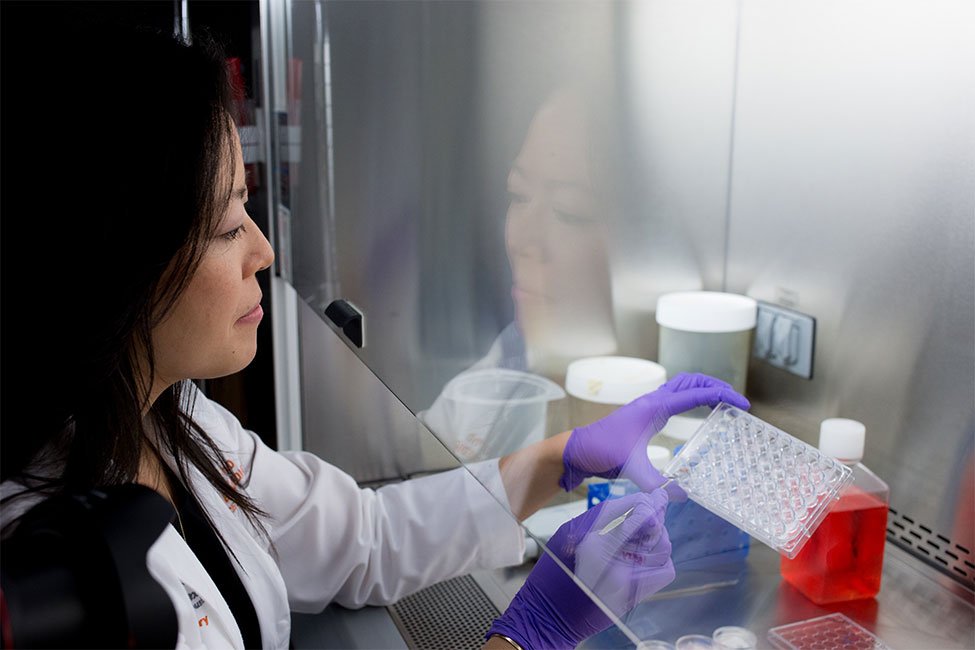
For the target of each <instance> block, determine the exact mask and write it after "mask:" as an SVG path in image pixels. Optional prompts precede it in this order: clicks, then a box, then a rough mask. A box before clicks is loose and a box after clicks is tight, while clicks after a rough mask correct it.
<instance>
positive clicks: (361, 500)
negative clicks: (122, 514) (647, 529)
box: [0, 388, 524, 648]
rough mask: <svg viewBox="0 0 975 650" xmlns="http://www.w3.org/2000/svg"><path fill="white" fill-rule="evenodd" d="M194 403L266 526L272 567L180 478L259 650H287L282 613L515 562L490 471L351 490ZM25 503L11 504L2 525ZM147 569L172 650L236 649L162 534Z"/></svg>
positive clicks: (213, 603) (228, 514)
mask: <svg viewBox="0 0 975 650" xmlns="http://www.w3.org/2000/svg"><path fill="white" fill-rule="evenodd" d="M193 392H195V393H196V394H195V397H196V399H195V405H194V411H193V417H194V418H195V420H196V421H197V422H198V423H199V424H200V425H201V426H202V427H203V429H204V430H205V431H207V433H208V434H209V435H210V436H211V437H212V439H213V440H214V442H216V444H217V447H218V448H219V449H221V450H224V451H225V457H226V460H227V461H228V463H233V469H234V471H241V472H242V477H243V485H245V486H246V487H245V489H246V491H247V493H248V494H249V495H250V496H251V497H252V498H254V499H255V500H256V502H257V504H258V505H259V506H260V507H261V508H262V509H264V510H265V511H266V512H268V513H269V514H270V516H271V519H270V521H268V522H267V527H268V530H269V532H270V537H271V540H272V542H273V544H274V547H275V551H276V555H275V556H272V554H271V553H272V551H269V549H268V548H267V546H266V544H265V543H264V542H263V541H262V538H261V537H260V535H258V533H257V532H256V531H255V530H254V529H253V528H252V527H251V526H250V525H249V523H248V522H247V519H246V517H245V516H244V515H243V513H241V512H239V511H238V510H237V509H236V507H235V506H234V505H233V504H232V503H231V504H227V503H225V502H224V500H223V497H222V496H221V495H220V494H219V493H218V492H217V491H216V490H214V489H213V488H212V487H211V486H210V485H209V484H208V483H207V482H206V481H205V479H204V478H203V477H202V475H201V474H199V473H197V472H194V473H193V474H192V475H191V480H192V481H193V483H194V485H193V489H194V490H195V491H196V493H197V494H198V495H199V496H200V499H201V502H202V505H203V507H205V508H206V509H207V511H208V513H209V514H210V516H211V517H212V519H213V522H214V524H215V525H216V526H217V528H218V529H219V530H220V532H221V533H222V534H223V536H224V538H225V539H226V541H227V543H228V544H229V545H230V546H231V547H232V548H233V549H234V552H235V553H236V555H237V558H238V559H239V560H240V563H241V565H242V566H238V565H237V563H233V564H234V568H235V569H236V570H237V573H238V575H239V576H240V579H241V581H242V582H243V584H244V587H245V588H246V590H247V592H248V594H249V595H250V598H251V600H252V601H253V603H254V609H255V610H256V612H257V617H258V619H259V621H260V625H261V637H262V642H263V645H264V647H265V648H287V647H288V643H289V639H290V634H291V616H290V612H291V611H292V610H294V611H297V612H306V613H307V612H318V611H321V610H322V609H323V608H324V607H325V606H326V605H328V604H329V603H331V602H336V603H338V604H341V605H344V606H346V607H360V606H363V605H384V604H388V603H391V602H394V601H396V600H397V599H399V598H401V597H403V596H405V595H408V594H410V593H412V592H415V591H417V590H419V589H421V588H423V587H425V586H428V585H431V584H433V583H436V582H439V581H441V580H445V579H447V578H450V577H454V576H457V575H463V574H465V573H468V572H470V571H473V570H476V569H486V568H498V567H502V566H510V565H513V564H518V563H519V562H521V561H522V558H523V555H524V535H523V533H522V529H521V528H520V526H518V524H517V523H516V521H515V519H514V518H513V517H512V516H511V515H510V514H509V511H510V507H509V505H508V502H507V497H506V495H505V492H504V488H503V486H502V484H501V478H500V475H499V473H498V463H497V460H494V461H487V462H484V463H479V464H477V465H473V466H470V468H469V469H470V470H471V471H470V472H468V471H467V470H465V469H456V470H452V471H448V472H443V473H441V474H437V475H433V476H428V477H424V478H420V479H414V480H410V481H404V482H401V483H395V484H391V485H388V486H384V487H382V488H380V489H378V490H372V489H360V488H359V486H358V485H356V483H355V481H354V480H353V479H352V477H350V476H349V475H348V474H346V473H344V472H342V471H341V470H340V469H338V468H337V467H335V466H333V465H330V464H328V463H326V462H325V461H323V460H321V459H320V458H318V457H316V456H314V455H312V454H309V453H305V452H275V451H273V450H271V449H270V448H268V447H267V446H266V445H264V444H263V443H262V441H261V440H260V438H258V436H256V435H255V434H254V433H253V432H251V431H248V430H245V429H244V428H243V427H242V426H241V424H240V422H239V421H238V420H237V419H236V418H235V417H234V416H233V415H232V414H231V413H230V412H229V411H227V410H226V409H224V408H223V407H221V406H220V405H219V404H217V403H215V402H213V401H211V400H209V399H207V398H206V397H205V396H203V395H202V394H201V393H199V392H198V391H196V389H195V388H194V389H193ZM475 476H476V477H477V478H475ZM485 488H487V489H485ZM17 491H19V487H18V486H16V485H15V484H12V483H11V482H10V481H8V482H5V483H4V484H3V485H2V486H0V495H2V496H7V495H8V494H11V493H14V492H17ZM34 503H36V500H35V499H34V498H33V497H27V498H23V499H15V500H14V501H13V502H12V504H14V505H11V506H9V507H5V508H4V510H5V512H3V513H2V514H3V519H4V520H8V519H9V518H11V517H13V516H16V514H18V512H22V511H23V510H25V509H26V508H28V507H30V506H31V505H33V504H34ZM228 506H229V507H228ZM147 566H148V568H149V571H150V573H151V574H152V575H153V577H155V578H156V580H157V581H159V583H160V584H161V585H162V586H163V588H164V589H165V590H166V592H167V593H168V594H169V596H170V598H171V599H172V601H173V603H174V605H175V607H176V613H177V617H178V619H179V640H178V643H177V647H178V648H242V647H243V641H242V638H241V634H240V630H239V628H238V626H237V623H236V621H235V620H234V618H233V616H232V614H231V611H230V608H229V607H228V606H227V603H226V601H225V600H224V599H223V597H222V596H221V595H220V593H219V592H218V590H217V588H216V585H215V584H214V583H213V581H212V579H211V578H210V576H209V575H208V574H207V572H206V570H205V569H204V567H203V566H202V565H201V564H200V562H199V561H198V560H197V558H196V556H195V555H194V554H193V552H192V551H191V550H190V548H189V546H187V544H186V542H185V541H184V540H183V538H182V537H181V536H180V535H179V534H178V533H177V532H176V529H175V528H174V527H173V526H169V527H167V528H166V530H165V531H164V532H163V533H162V535H161V536H160V537H159V539H158V540H157V541H156V543H155V544H153V546H152V547H151V548H150V549H149V553H148V557H147Z"/></svg>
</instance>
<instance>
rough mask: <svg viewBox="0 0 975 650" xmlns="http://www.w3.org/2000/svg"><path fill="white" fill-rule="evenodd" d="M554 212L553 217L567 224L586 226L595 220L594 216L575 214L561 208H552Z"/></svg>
mask: <svg viewBox="0 0 975 650" xmlns="http://www.w3.org/2000/svg"><path fill="white" fill-rule="evenodd" d="M554 212H555V217H556V218H557V219H558V220H559V221H561V222H562V223H564V224H566V225H567V226H588V225H589V224H591V223H595V221H596V219H595V218H593V217H590V216H588V215H584V214H575V213H572V212H564V211H562V210H554Z"/></svg>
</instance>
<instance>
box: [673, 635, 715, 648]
mask: <svg viewBox="0 0 975 650" xmlns="http://www.w3.org/2000/svg"><path fill="white" fill-rule="evenodd" d="M674 648H676V650H709V649H711V648H714V643H712V642H711V637H709V636H705V635H703V634H685V635H684V636H682V637H680V638H679V639H677V643H675V644H674Z"/></svg>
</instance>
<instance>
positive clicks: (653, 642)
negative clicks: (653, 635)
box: [636, 639, 677, 650]
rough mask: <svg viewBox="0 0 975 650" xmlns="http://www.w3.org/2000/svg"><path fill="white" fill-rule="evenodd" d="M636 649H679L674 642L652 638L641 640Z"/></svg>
mask: <svg viewBox="0 0 975 650" xmlns="http://www.w3.org/2000/svg"><path fill="white" fill-rule="evenodd" d="M636 650H677V649H676V647H675V646H674V644H673V643H670V642H669V641H661V640H660V639H650V640H649V641H640V643H639V644H638V645H637V647H636Z"/></svg>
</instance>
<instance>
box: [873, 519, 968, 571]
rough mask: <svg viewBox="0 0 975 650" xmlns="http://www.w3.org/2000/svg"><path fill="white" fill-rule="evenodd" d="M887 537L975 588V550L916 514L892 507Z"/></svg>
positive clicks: (888, 520) (926, 561)
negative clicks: (920, 518)
mask: <svg viewBox="0 0 975 650" xmlns="http://www.w3.org/2000/svg"><path fill="white" fill-rule="evenodd" d="M889 510H890V517H888V519H887V540H888V541H890V542H892V543H894V544H896V545H898V546H900V547H901V548H903V549H905V550H906V551H908V552H909V553H911V554H912V555H914V556H915V557H917V558H919V559H921V560H923V561H924V562H925V563H927V564H930V565H931V566H933V567H935V568H936V569H938V570H939V571H941V572H942V573H944V574H946V575H949V576H951V577H952V578H953V579H955V580H956V581H957V582H959V583H961V584H963V585H964V586H965V587H967V588H968V589H969V590H975V564H973V562H975V557H973V555H972V550H971V549H969V548H966V547H964V546H962V545H961V544H956V543H954V542H952V541H951V540H950V539H948V538H947V537H945V536H944V535H941V534H939V533H936V532H934V531H933V530H932V529H931V528H929V527H927V526H925V525H924V524H922V523H920V522H918V521H917V520H915V519H914V518H913V517H908V516H907V515H905V514H901V513H898V512H897V511H896V510H894V509H893V508H890V509H889Z"/></svg>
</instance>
